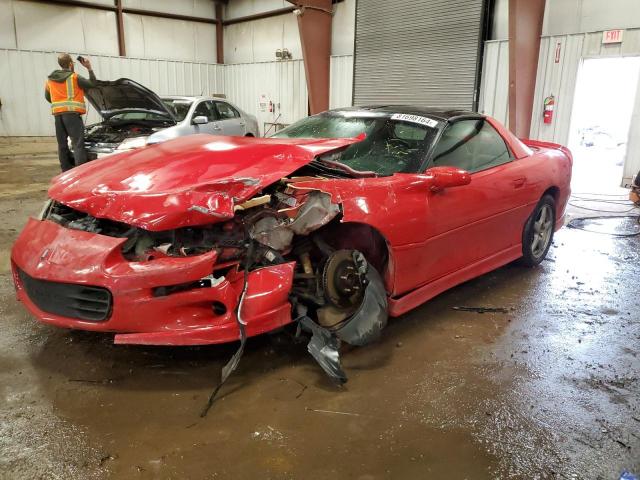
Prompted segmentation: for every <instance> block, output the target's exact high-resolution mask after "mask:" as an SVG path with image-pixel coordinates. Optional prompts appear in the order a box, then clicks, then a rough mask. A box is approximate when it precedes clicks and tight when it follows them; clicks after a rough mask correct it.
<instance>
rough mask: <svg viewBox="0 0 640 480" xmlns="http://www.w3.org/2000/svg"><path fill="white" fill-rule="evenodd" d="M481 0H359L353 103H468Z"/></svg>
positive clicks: (464, 105)
mask: <svg viewBox="0 0 640 480" xmlns="http://www.w3.org/2000/svg"><path fill="white" fill-rule="evenodd" d="M482 11H483V1H482V0H411V1H407V0H358V1H357V7H356V42H355V66H354V86H353V103H354V105H376V104H378V105H380V104H408V105H422V106H432V107H451V108H462V109H472V108H473V106H474V93H475V84H476V72H477V69H478V56H479V54H480V48H479V46H480V42H481V38H480V32H481V30H482V22H483V18H482Z"/></svg>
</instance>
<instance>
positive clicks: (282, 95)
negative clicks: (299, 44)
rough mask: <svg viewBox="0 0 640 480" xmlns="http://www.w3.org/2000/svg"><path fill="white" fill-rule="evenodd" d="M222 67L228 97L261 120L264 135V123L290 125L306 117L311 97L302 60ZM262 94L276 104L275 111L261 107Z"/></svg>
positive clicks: (259, 121) (261, 131)
mask: <svg viewBox="0 0 640 480" xmlns="http://www.w3.org/2000/svg"><path fill="white" fill-rule="evenodd" d="M222 67H223V68H224V78H225V82H224V84H225V93H226V94H227V98H229V100H231V101H233V102H235V103H237V104H238V106H239V107H240V108H242V109H243V110H245V111H247V112H249V113H251V114H253V115H255V116H256V117H257V118H258V123H259V125H260V133H261V134H262V135H264V134H265V131H264V123H265V122H273V123H276V122H277V123H284V124H290V123H293V122H295V121H296V120H298V119H300V118H302V117H306V116H307V114H308V109H309V107H308V105H309V98H308V95H307V83H306V77H305V73H304V63H303V62H302V60H290V61H285V62H263V63H240V64H234V65H223V66H222ZM261 95H264V96H266V98H267V99H268V100H270V101H271V102H272V103H273V104H274V108H273V110H274V111H273V112H269V111H262V110H261V109H260V108H259V103H260V97H261ZM267 128H269V127H267ZM268 133H273V130H272V131H270V132H268Z"/></svg>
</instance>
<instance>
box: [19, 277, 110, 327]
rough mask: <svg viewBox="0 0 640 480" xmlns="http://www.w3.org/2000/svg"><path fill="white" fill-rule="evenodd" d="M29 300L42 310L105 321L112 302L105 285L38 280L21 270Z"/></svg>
mask: <svg viewBox="0 0 640 480" xmlns="http://www.w3.org/2000/svg"><path fill="white" fill-rule="evenodd" d="M18 276H19V278H20V282H21V283H22V286H23V287H24V289H25V291H26V293H27V295H28V296H29V299H30V300H31V301H32V302H33V303H34V304H35V305H36V306H37V307H38V308H39V309H40V310H42V311H43V312H47V313H52V314H54V315H60V316H62V317H68V318H75V319H78V320H86V321H89V322H102V321H104V320H107V319H108V318H109V315H110V314H111V306H112V303H113V300H112V297H111V292H109V290H107V289H106V288H102V287H93V286H88V285H78V284H74V283H60V282H50V281H47V280H39V279H37V278H32V277H30V276H29V275H27V273H26V272H24V271H23V270H20V269H18Z"/></svg>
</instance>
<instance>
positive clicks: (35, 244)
mask: <svg viewBox="0 0 640 480" xmlns="http://www.w3.org/2000/svg"><path fill="white" fill-rule="evenodd" d="M125 240H126V239H124V238H114V237H107V236H104V235H98V234H94V233H89V232H84V231H79V230H71V229H67V228H64V227H62V226H60V225H58V224H56V223H53V222H51V221H48V220H44V221H39V220H35V219H29V221H28V223H27V225H26V227H25V228H24V230H23V231H22V232H21V234H20V236H19V237H18V239H17V240H16V243H15V244H14V246H13V249H12V252H11V265H12V269H13V278H14V282H15V285H16V291H17V296H18V299H19V300H20V301H21V302H22V303H24V305H25V306H26V307H27V309H28V310H29V311H30V312H31V313H32V314H33V315H34V316H35V317H36V318H37V319H38V320H39V321H40V322H42V323H47V324H50V325H55V326H58V327H64V328H73V329H79V330H94V331H102V332H115V333H116V336H115V343H120V344H127V343H129V344H145V345H207V344H215V343H226V342H232V341H235V340H238V338H239V331H238V327H237V324H236V318H235V313H234V312H235V308H236V307H237V304H238V300H239V296H240V293H241V291H242V287H243V282H244V278H243V274H242V272H236V271H232V272H229V273H227V274H226V277H225V278H224V280H222V281H221V282H220V283H218V284H217V285H215V286H212V287H205V288H193V289H189V290H186V291H180V292H176V293H172V294H168V295H164V296H154V294H153V291H154V288H157V287H163V286H171V285H179V284H183V283H191V282H196V281H198V280H199V279H201V278H204V277H206V276H208V275H210V274H211V273H212V271H213V270H214V266H215V263H216V257H217V254H216V252H214V251H212V252H208V253H206V254H203V255H198V256H192V257H180V258H160V259H156V260H152V261H149V262H129V261H127V260H126V259H125V258H124V257H123V256H122V254H121V250H120V249H121V246H122V244H123V243H124V242H125ZM294 266H295V262H290V263H285V264H281V265H275V266H272V267H264V268H260V269H257V270H254V271H252V272H250V273H249V275H248V284H247V293H246V296H245V301H244V303H243V307H242V312H241V314H242V318H243V320H244V321H246V323H247V326H246V332H247V335H248V336H254V335H258V334H261V333H265V332H268V331H271V330H274V329H277V328H279V327H281V326H283V325H286V324H287V323H290V322H291V305H290V303H289V300H288V296H289V291H290V290H291V285H292V282H293V271H294ZM20 271H22V272H24V273H26V274H27V275H28V276H29V277H31V278H33V279H37V280H40V281H43V282H42V283H43V284H46V282H58V283H64V284H76V285H85V286H89V287H97V288H103V289H107V290H108V291H109V292H110V294H111V296H112V304H111V306H110V312H109V314H108V317H107V318H106V319H105V320H102V321H89V320H81V319H78V318H69V317H65V316H61V315H58V314H55V313H51V312H50V311H49V312H47V311H44V310H42V309H41V308H40V307H38V305H36V303H38V304H39V305H40V306H41V307H42V306H43V303H42V302H34V301H33V299H31V298H30V297H29V295H28V294H27V291H26V289H25V285H24V284H23V282H22V280H21V278H20V277H21V275H20V273H19V272H20ZM23 278H24V275H23ZM214 302H216V304H217V305H218V306H219V304H220V303H221V304H223V305H224V307H225V310H226V311H224V313H221V310H220V309H219V308H218V309H217V311H218V314H216V313H215V312H214V308H213V305H214ZM44 308H46V307H44Z"/></svg>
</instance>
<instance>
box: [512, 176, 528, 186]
mask: <svg viewBox="0 0 640 480" xmlns="http://www.w3.org/2000/svg"><path fill="white" fill-rule="evenodd" d="M526 181H527V177H520V178H516V179H514V180H512V181H511V183H512V184H513V186H514V187H515V188H520V187H522V186H523V185H524V184H525V182H526Z"/></svg>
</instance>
